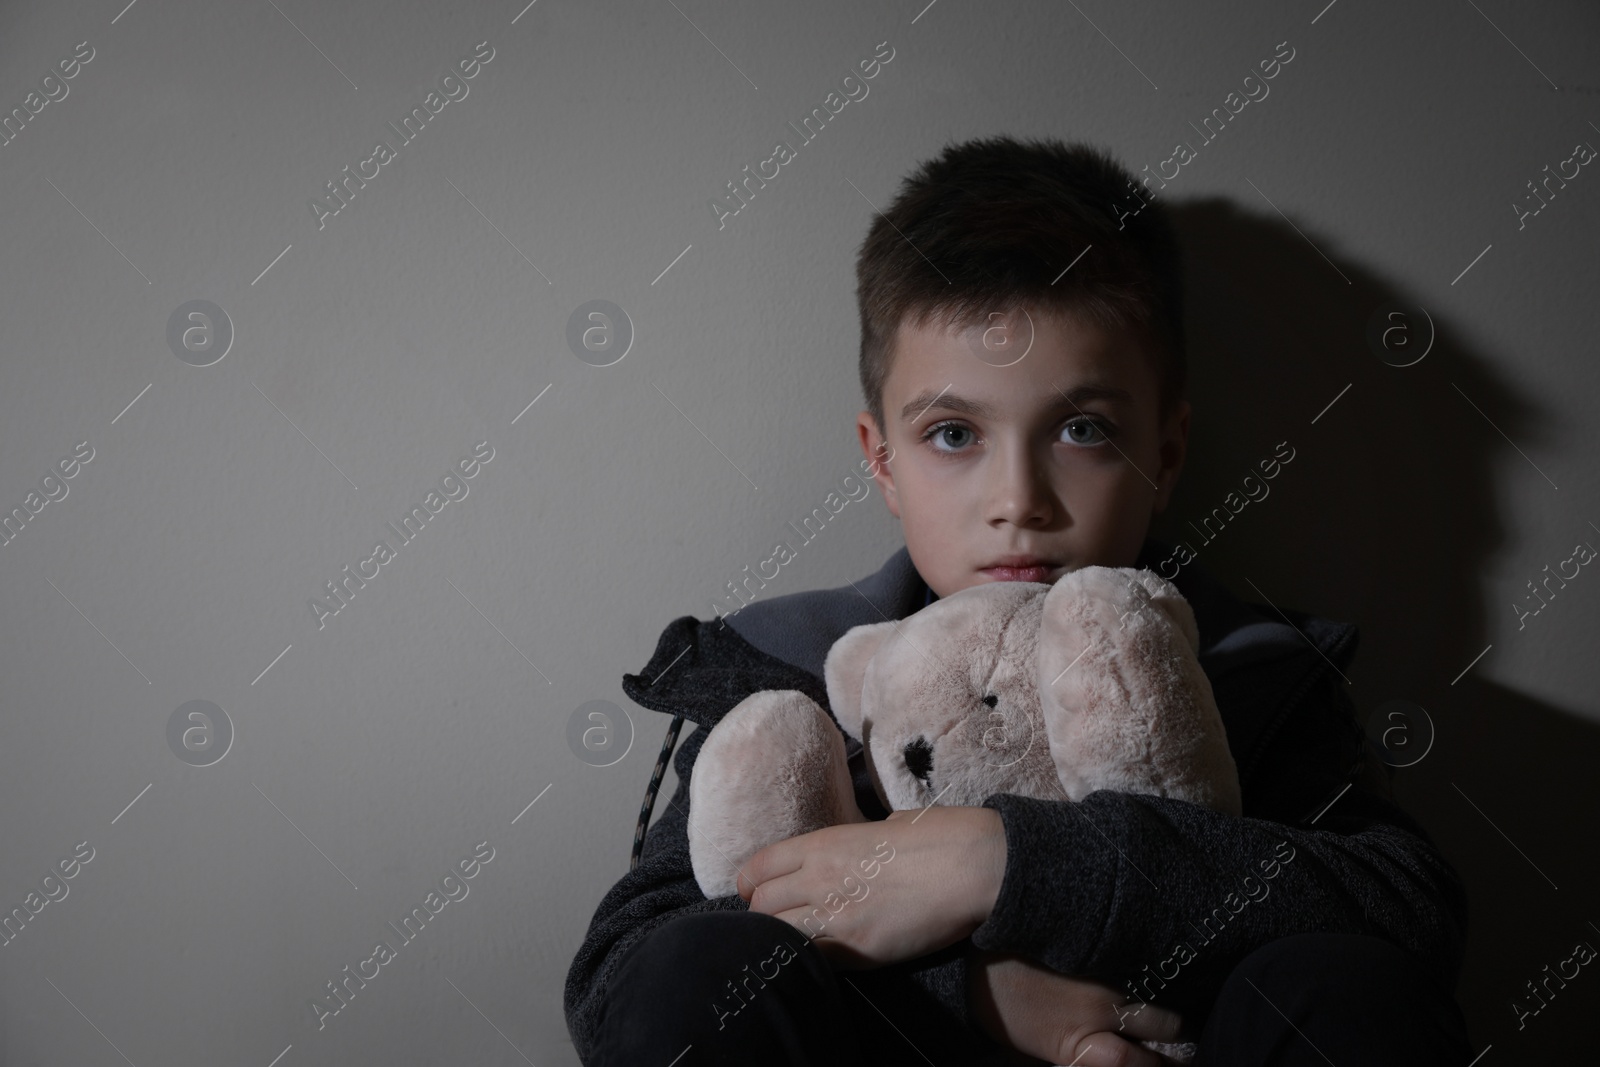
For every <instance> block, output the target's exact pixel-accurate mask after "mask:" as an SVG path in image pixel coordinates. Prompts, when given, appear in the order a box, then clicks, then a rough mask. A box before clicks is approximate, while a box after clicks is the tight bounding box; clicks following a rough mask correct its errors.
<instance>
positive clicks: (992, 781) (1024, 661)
mask: <svg viewBox="0 0 1600 1067" xmlns="http://www.w3.org/2000/svg"><path fill="white" fill-rule="evenodd" d="M1130 591H1131V593H1130ZM1130 605H1131V606H1132V608H1133V610H1131V611H1130ZM1151 608H1153V609H1154V610H1153V611H1152V610H1150V609H1151ZM1091 616H1093V617H1092V618H1091ZM1108 633H1112V634H1115V635H1116V636H1115V638H1114V639H1112V640H1108V639H1107V638H1106V637H1105V636H1104V635H1106V634H1108ZM1097 634H1098V635H1100V636H1099V640H1098V643H1097V641H1096V635H1097ZM1174 641H1182V642H1184V643H1187V645H1188V646H1189V648H1190V649H1191V650H1193V649H1197V648H1198V647H1199V635H1198V632H1197V630H1196V627H1195V621H1194V615H1193V613H1192V611H1191V610H1190V608H1189V605H1188V604H1187V602H1185V601H1184V600H1183V598H1182V597H1181V596H1180V595H1179V594H1178V593H1177V590H1176V589H1175V588H1174V587H1173V586H1171V585H1170V584H1169V583H1167V582H1165V581H1163V580H1162V579H1160V578H1159V577H1157V576H1156V575H1155V574H1154V573H1153V572H1150V571H1147V570H1139V571H1136V570H1134V569H1132V568H1109V567H1083V568H1079V569H1078V570H1076V571H1071V572H1068V573H1067V574H1066V575H1063V576H1062V577H1061V578H1060V579H1058V580H1057V581H1056V582H1055V583H1054V584H1053V585H1049V584H1044V583H1040V582H985V583H982V584H980V585H975V586H971V587H969V588H966V589H962V590H960V591H958V592H955V593H952V594H951V595H950V596H947V597H943V598H941V599H939V600H936V601H934V602H933V603H932V604H930V605H928V606H927V607H925V608H923V609H921V610H920V611H918V612H916V613H915V614H913V615H910V616H908V617H907V618H904V619H900V620H897V621H891V622H881V623H869V624H866V625H863V626H857V627H854V628H852V629H851V630H849V631H847V632H846V633H845V634H844V635H843V636H842V637H840V638H839V639H838V640H837V641H835V642H834V644H833V646H832V648H831V649H830V650H829V653H828V656H827V658H826V660H825V664H824V682H825V683H826V685H827V690H828V702H829V704H830V706H831V708H832V711H833V714H834V717H835V719H836V720H837V721H838V723H839V725H840V726H841V727H842V728H843V729H844V731H845V733H846V734H848V735H849V736H851V737H853V738H855V739H856V740H858V741H860V742H861V744H862V746H863V748H864V749H865V751H866V765H867V769H868V774H869V776H870V777H871V779H872V783H873V787H874V789H875V790H876V791H877V794H878V798H879V800H880V801H881V802H882V803H883V805H884V807H885V808H887V809H889V810H900V809H906V808H921V807H926V806H927V805H929V804H933V803H935V802H937V803H939V804H943V805H970V806H978V805H981V804H982V803H983V801H984V798H986V797H987V796H989V795H990V794H992V793H998V792H1006V793H1017V794H1020V795H1024V796H1031V797H1037V798H1040V799H1047V800H1060V799H1073V798H1071V797H1069V795H1068V792H1067V790H1066V788H1065V786H1064V784H1063V775H1062V774H1061V772H1060V771H1059V770H1058V764H1057V759H1058V758H1063V757H1065V756H1066V753H1065V752H1064V751H1063V744H1062V739H1061V738H1060V737H1059V736H1058V737H1057V744H1056V745H1055V746H1054V747H1055V751H1054V752H1053V751H1052V744H1051V737H1050V734H1051V732H1055V733H1057V734H1060V733H1062V732H1063V731H1062V730H1061V728H1060V725H1059V724H1061V723H1064V722H1070V721H1071V716H1072V715H1073V714H1075V708H1076V706H1077V705H1079V704H1085V705H1087V704H1089V703H1092V702H1093V701H1091V700H1090V699H1089V697H1090V696H1091V695H1092V694H1093V693H1094V692H1095V691H1096V690H1098V692H1099V693H1100V694H1102V696H1103V695H1104V694H1105V693H1106V692H1108V691H1111V692H1123V690H1120V689H1118V688H1117V687H1118V686H1119V685H1120V682H1119V681H1118V679H1117V678H1116V677H1108V675H1109V676H1114V675H1116V674H1117V673H1118V672H1117V671H1116V670H1115V669H1114V668H1115V665H1116V663H1117V662H1118V659H1117V657H1119V656H1123V657H1126V656H1136V655H1141V654H1144V655H1150V656H1159V655H1163V654H1169V650H1170V648H1171V647H1172V643H1173V642H1174ZM1106 645H1117V646H1118V647H1116V648H1110V647H1104V646H1106ZM1091 651H1093V652H1095V653H1096V654H1095V655H1086V654H1087V653H1089V652H1091ZM1079 659H1083V660H1084V662H1082V663H1079V662H1078V661H1079ZM1108 686H1109V687H1110V690H1108ZM1100 703H1101V704H1104V703H1105V701H1104V700H1103V699H1102V700H1101V701H1100ZM1047 722H1048V723H1049V724H1051V725H1050V727H1049V728H1048V729H1047ZM1091 755H1092V754H1091Z"/></svg>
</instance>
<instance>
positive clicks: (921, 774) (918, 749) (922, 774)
mask: <svg viewBox="0 0 1600 1067" xmlns="http://www.w3.org/2000/svg"><path fill="white" fill-rule="evenodd" d="M905 756H906V768H907V769H908V770H910V771H911V773H912V774H914V775H916V776H917V777H918V778H920V779H921V780H922V784H923V785H927V784H928V775H929V774H931V773H932V772H933V746H932V745H930V744H928V739H927V738H926V737H919V738H917V739H916V740H915V741H912V742H911V743H909V744H907V745H906V747H905Z"/></svg>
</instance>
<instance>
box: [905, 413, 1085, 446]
mask: <svg viewBox="0 0 1600 1067" xmlns="http://www.w3.org/2000/svg"><path fill="white" fill-rule="evenodd" d="M1061 432H1062V435H1063V440H1064V441H1066V442H1067V443H1069V444H1074V445H1084V446H1094V445H1098V444H1100V443H1101V442H1102V441H1105V440H1109V439H1110V437H1111V428H1110V426H1109V424H1107V423H1104V422H1102V421H1101V420H1100V419H1097V418H1094V417H1092V416H1087V415H1085V416H1082V417H1079V418H1076V419H1073V420H1072V421H1071V422H1069V423H1067V424H1066V425H1065V426H1063V427H1062V429H1061ZM948 435H954V439H952V438H951V436H948ZM962 435H966V436H965V437H963V436H962ZM971 435H972V428H971V427H969V426H963V425H962V424H961V423H959V422H952V421H946V422H936V423H934V424H933V425H932V426H929V427H928V428H927V430H925V431H923V434H922V440H923V441H925V442H927V443H928V445H929V447H931V448H932V449H933V450H934V451H935V452H940V453H943V454H944V455H953V454H955V453H957V452H961V451H964V450H965V448H966V446H967V445H968V444H970V443H971Z"/></svg>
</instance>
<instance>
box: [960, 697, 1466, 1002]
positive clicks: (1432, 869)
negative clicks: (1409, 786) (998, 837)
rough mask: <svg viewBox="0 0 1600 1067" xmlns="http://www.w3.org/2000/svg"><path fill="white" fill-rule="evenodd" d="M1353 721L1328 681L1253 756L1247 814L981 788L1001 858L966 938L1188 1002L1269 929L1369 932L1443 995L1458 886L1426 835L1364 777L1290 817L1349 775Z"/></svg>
mask: <svg viewBox="0 0 1600 1067" xmlns="http://www.w3.org/2000/svg"><path fill="white" fill-rule="evenodd" d="M1355 729H1357V727H1355V725H1354V716H1353V709H1352V706H1351V703H1350V699H1349V697H1348V696H1347V695H1346V694H1345V692H1344V689H1343V683H1342V682H1340V681H1339V680H1338V679H1337V678H1332V677H1331V676H1329V677H1328V678H1327V679H1325V680H1324V682H1323V684H1322V685H1321V686H1320V687H1319V688H1318V689H1316V690H1314V691H1313V692H1312V693H1310V694H1308V695H1307V697H1306V698H1305V700H1304V701H1303V702H1302V703H1301V704H1300V705H1299V706H1298V707H1297V708H1296V710H1295V711H1294V712H1293V713H1292V717H1291V719H1290V721H1289V722H1287V723H1285V724H1284V725H1283V727H1282V728H1281V730H1280V731H1279V732H1278V734H1277V735H1276V736H1275V737H1274V738H1273V740H1272V742H1271V748H1270V749H1269V750H1268V751H1267V752H1265V753H1264V755H1263V765H1262V770H1261V772H1260V778H1259V780H1258V781H1257V782H1255V783H1253V787H1252V789H1251V790H1250V792H1248V793H1247V794H1246V796H1245V798H1244V799H1245V810H1246V811H1247V812H1249V813H1250V814H1249V815H1248V816H1247V817H1244V818H1235V817H1233V816H1231V815H1225V814H1222V813H1220V812H1216V811H1212V810H1210V809H1207V808H1202V807H1200V806H1198V805H1195V804H1191V803H1188V802H1186V801H1181V800H1175V799H1171V798H1167V797H1159V796H1153V795H1144V794H1129V793H1119V792H1113V791H1109V790H1101V791H1098V792H1095V793H1091V794H1089V795H1088V796H1086V797H1084V798H1083V799H1082V800H1080V801H1077V802H1072V801H1049V800H1035V799H1033V798H1030V797H1022V796H1017V795H1015V794H1010V793H996V794H993V795H991V796H990V797H988V798H987V799H985V801H984V803H983V806H984V807H986V808H992V809H994V810H996V811H998V812H999V814H1000V818H1001V821H1002V823H1003V826H1004V832H1005V836H1006V846H1007V847H1006V869H1005V875H1004V879H1003V882H1002V884H1001V887H1000V891H999V894H998V896H997V897H996V899H995V902H994V907H993V909H992V910H991V912H990V913H989V916H988V918H987V919H986V920H985V921H984V922H983V924H982V925H980V926H979V927H978V928H977V929H976V930H975V931H974V932H973V934H972V943H973V944H974V945H976V946H978V947H979V948H982V949H990V950H994V951H1000V952H1014V953H1018V954H1021V955H1024V956H1027V957H1029V958H1031V959H1033V960H1036V961H1038V962H1039V963H1042V964H1044V965H1045V966H1047V967H1049V968H1051V969H1052V970H1054V971H1057V972H1059V973H1061V974H1069V975H1078V976H1092V977H1094V978H1097V979H1100V980H1103V981H1106V982H1108V983H1110V984H1112V985H1115V986H1117V987H1118V988H1131V989H1132V990H1133V991H1135V992H1136V995H1138V996H1140V997H1141V998H1142V999H1146V1000H1154V1001H1156V1002H1158V1003H1162V1004H1166V1005H1169V1006H1173V1007H1177V1008H1179V1009H1180V1010H1189V1009H1193V1008H1195V1007H1199V1006H1202V1005H1206V1004H1209V1003H1210V1002H1211V999H1212V998H1214V996H1215V993H1216V990H1217V988H1218V987H1219V986H1220V984H1221V982H1222V980H1223V979H1224V978H1226V977H1227V974H1228V973H1229V971H1231V970H1232V968H1233V967H1234V966H1235V965H1237V964H1238V963H1239V962H1240V961H1241V960H1242V959H1243V958H1244V956H1246V955H1247V954H1249V953H1250V952H1251V951H1252V950H1254V949H1255V948H1257V947H1259V946H1261V945H1263V944H1265V943H1267V942H1269V941H1272V940H1275V939H1277V938H1280V937H1284V936H1287V935H1289V934H1295V933H1302V932H1308V931H1314V930H1326V931H1343V932H1353V933H1367V934H1375V935H1377V936H1379V937H1383V938H1385V939H1386V940H1389V941H1391V942H1393V943H1395V944H1397V945H1399V946H1401V947H1402V948H1405V949H1407V950H1409V951H1411V952H1413V953H1415V954H1416V955H1417V956H1418V957H1419V958H1420V959H1421V960H1422V962H1423V963H1424V965H1425V966H1426V967H1427V968H1428V969H1429V970H1430V971H1431V973H1433V974H1434V975H1435V976H1436V977H1437V979H1438V981H1439V982H1440V983H1441V985H1442V987H1443V988H1445V989H1447V990H1450V991H1452V992H1453V990H1454V987H1455V982H1456V978H1457V975H1458V973H1459V969H1460V964H1461V956H1462V951H1463V944H1464V941H1465V938H1466V927H1467V898H1466V892H1465V889H1464V887H1463V885H1462V882H1461V879H1460V877H1459V876H1458V875H1457V873H1456V871H1455V870H1454V868H1452V867H1451V865H1450V864H1449V862H1448V861H1447V860H1445V858H1444V857H1443V856H1442V855H1441V854H1440V853H1439V851H1438V850H1437V849H1436V848H1435V846H1434V845H1433V842H1432V840H1431V839H1430V838H1429V837H1428V835H1427V833H1426V831H1424V830H1423V829H1422V827H1421V826H1419V825H1418V824H1417V823H1416V822H1415V821H1414V820H1412V819H1411V818H1410V817H1409V816H1407V815H1406V814H1405V812H1404V811H1402V810H1401V809H1400V808H1399V807H1397V806H1396V805H1394V804H1393V803H1391V802H1390V801H1387V800H1385V799H1383V798H1381V797H1380V796H1378V795H1377V794H1376V793H1374V792H1372V791H1371V790H1369V789H1368V788H1366V787H1365V786H1364V785H1363V784H1362V783H1361V782H1360V781H1357V783H1356V784H1354V785H1351V787H1350V788H1349V789H1348V790H1347V791H1345V792H1344V793H1343V794H1342V795H1341V796H1339V798H1338V799H1337V800H1336V801H1334V803H1333V804H1332V806H1331V807H1329V808H1327V809H1326V811H1325V812H1323V813H1322V814H1321V815H1319V816H1315V818H1316V821H1315V823H1314V824H1298V823H1297V820H1299V819H1300V818H1301V817H1302V816H1303V815H1305V814H1306V812H1307V811H1308V810H1309V809H1311V808H1312V807H1313V806H1315V805H1316V804H1317V803H1318V800H1319V798H1324V797H1328V796H1330V795H1332V793H1333V792H1334V791H1336V790H1337V789H1338V788H1339V787H1340V786H1341V785H1342V784H1343V783H1344V782H1345V781H1347V780H1348V770H1349V764H1350V759H1349V753H1350V752H1351V749H1352V745H1351V740H1352V731H1353V730H1355ZM1367 751H1368V750H1367V749H1366V748H1365V747H1363V752H1367ZM1371 760H1372V757H1370V756H1369V757H1368V764H1369V765H1370V764H1371ZM1247 876H1251V877H1250V879H1249V880H1248V881H1246V877H1247ZM1208 920H1209V922H1208ZM1134 983H1136V984H1134ZM1146 983H1148V984H1146ZM1130 984H1132V985H1131V986H1130Z"/></svg>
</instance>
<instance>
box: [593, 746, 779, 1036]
mask: <svg viewBox="0 0 1600 1067" xmlns="http://www.w3.org/2000/svg"><path fill="white" fill-rule="evenodd" d="M709 732H710V731H708V730H707V729H706V728H705V727H704V726H696V727H695V729H694V732H693V733H691V734H690V735H689V736H688V737H687V738H686V739H684V741H683V742H682V743H681V744H680V745H679V746H678V751H677V754H676V755H675V756H674V757H673V767H674V768H675V769H676V770H677V772H678V788H677V791H676V792H675V794H674V795H673V797H672V800H671V801H670V802H668V803H667V805H666V809H665V810H664V811H662V812H661V814H660V816H659V817H658V818H657V819H656V821H655V822H654V823H653V824H652V825H651V826H650V828H649V829H648V830H647V831H646V832H645V838H644V848H643V851H642V852H641V854H640V856H639V866H637V867H635V868H634V869H633V870H631V871H629V872H628V873H627V874H625V875H623V876H622V878H621V879H620V880H619V881H618V882H617V884H616V885H614V886H612V887H611V889H610V891H608V892H607V893H606V895H605V896H604V897H603V898H601V901H600V905H599V907H598V908H596V909H595V913H594V917H593V918H592V919H591V920H590V921H589V929H588V932H587V933H586V934H585V936H584V939H583V944H582V945H580V946H579V948H578V952H577V954H576V956H574V957H573V960H572V964H571V966H570V967H569V968H568V970H567V981H566V988H565V991H564V993H563V997H562V1007H563V1010H564V1011H565V1012H566V1017H567V1032H568V1034H569V1035H571V1037H572V1044H573V1048H574V1049H575V1050H576V1051H577V1054H578V1059H579V1060H580V1061H587V1060H588V1058H589V1053H590V1051H591V1049H592V1048H593V1046H594V1042H595V1039H596V1037H597V1036H598V1033H599V1027H600V1007H601V1002H602V999H603V996H604V993H605V988H606V983H607V982H608V981H609V980H610V978H611V975H612V974H613V973H614V972H615V971H616V969H617V967H618V965H619V964H620V963H621V962H622V957H623V956H624V955H626V953H627V952H628V950H629V949H630V948H632V947H633V946H634V945H636V944H637V943H638V942H639V941H640V940H641V939H642V938H643V937H644V936H645V935H646V934H648V933H650V932H651V931H652V930H654V929H655V928H656V927H658V926H660V925H661V924H663V923H665V922H667V921H669V920H670V919H672V918H673V917H675V916H678V915H688V914H691V913H694V912H701V911H737V910H740V909H745V908H748V907H749V905H748V904H747V903H746V902H745V900H744V898H743V897H741V896H739V895H738V894H737V893H735V894H730V895H728V896H723V897H713V898H710V899H707V897H706V896H705V894H704V893H702V892H701V891H700V884H699V883H698V882H697V881H695V877H694V868H693V866H692V865H691V863H690V860H689V837H688V811H689V778H690V775H691V773H692V771H693V769H694V761H695V757H696V756H698V755H699V753H700V746H701V745H702V744H704V743H705V739H706V736H707V734H708V733H709Z"/></svg>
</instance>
